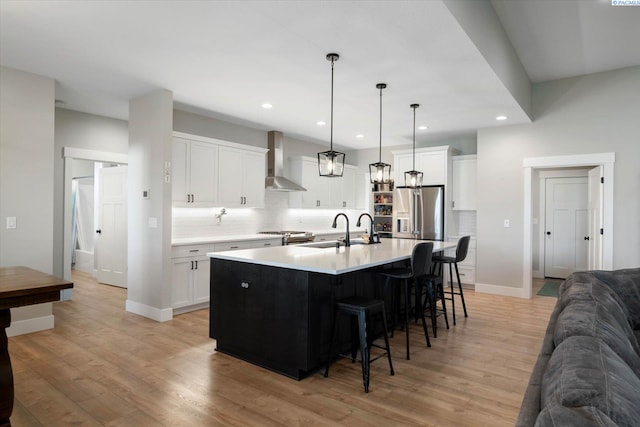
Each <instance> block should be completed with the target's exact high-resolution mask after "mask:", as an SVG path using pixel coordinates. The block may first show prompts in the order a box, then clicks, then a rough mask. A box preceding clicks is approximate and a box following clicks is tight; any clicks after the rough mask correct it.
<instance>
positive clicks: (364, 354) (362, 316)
mask: <svg viewBox="0 0 640 427" xmlns="http://www.w3.org/2000/svg"><path fill="white" fill-rule="evenodd" d="M358 330H359V335H360V357H361V358H362V381H363V383H364V392H365V393H369V367H370V366H369V365H370V362H369V344H368V342H367V316H366V313H365V312H364V310H362V311H359V312H358Z"/></svg>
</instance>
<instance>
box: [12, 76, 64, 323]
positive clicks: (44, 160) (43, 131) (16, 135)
mask: <svg viewBox="0 0 640 427" xmlns="http://www.w3.org/2000/svg"><path fill="white" fill-rule="evenodd" d="M54 96H55V82H54V80H52V79H50V78H46V77H42V76H38V75H35V74H30V73H25V72H22V71H19V70H15V69H12V68H7V67H0V224H1V226H0V266H2V267H8V266H16V265H23V266H27V267H31V268H34V269H36V270H40V271H43V272H45V273H52V269H53V182H52V180H51V177H52V176H53V140H54V136H53V135H54V100H55V99H54ZM9 216H10V217H16V219H17V228H15V229H10V230H8V229H7V228H6V226H5V224H6V218H7V217H9ZM11 313H12V318H13V322H12V324H13V326H12V327H11V328H9V331H8V334H9V335H14V334H16V333H26V332H31V331H34V330H40V329H46V328H51V327H53V316H52V314H51V313H52V311H51V303H47V304H40V305H37V306H27V307H21V308H18V309H12V310H11ZM17 329H19V331H18V330H17Z"/></svg>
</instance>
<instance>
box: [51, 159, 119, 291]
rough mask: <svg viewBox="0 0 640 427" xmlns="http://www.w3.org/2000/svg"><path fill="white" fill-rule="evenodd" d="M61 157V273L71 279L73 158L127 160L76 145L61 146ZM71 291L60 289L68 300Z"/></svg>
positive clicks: (109, 160)
mask: <svg viewBox="0 0 640 427" xmlns="http://www.w3.org/2000/svg"><path fill="white" fill-rule="evenodd" d="M62 157H63V162H64V184H63V188H62V197H63V205H64V219H63V223H62V274H63V278H64V279H65V280H71V249H72V245H73V242H72V241H71V228H72V227H73V224H72V223H71V180H72V178H73V167H72V163H73V160H74V159H76V160H91V161H94V162H105V163H119V164H124V165H126V164H127V163H128V160H127V155H126V154H122V153H113V152H109V151H97V150H88V149H85V148H76V147H63V148H62ZM72 291H73V290H72V289H65V290H64V291H62V292H61V297H62V299H63V300H70V299H71V295H72Z"/></svg>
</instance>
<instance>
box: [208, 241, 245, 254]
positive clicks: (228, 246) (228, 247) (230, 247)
mask: <svg viewBox="0 0 640 427" xmlns="http://www.w3.org/2000/svg"><path fill="white" fill-rule="evenodd" d="M213 247H214V252H222V251H237V250H239V249H251V241H241V242H225V243H216V244H215V245H213Z"/></svg>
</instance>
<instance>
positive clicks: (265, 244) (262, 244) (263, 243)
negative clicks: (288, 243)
mask: <svg viewBox="0 0 640 427" xmlns="http://www.w3.org/2000/svg"><path fill="white" fill-rule="evenodd" d="M273 246H282V239H269V240H254V241H253V242H251V247H252V248H270V247H273Z"/></svg>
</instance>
